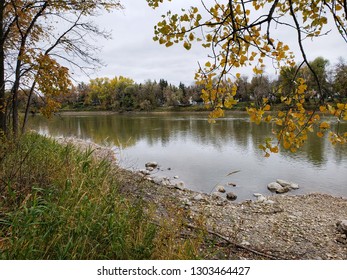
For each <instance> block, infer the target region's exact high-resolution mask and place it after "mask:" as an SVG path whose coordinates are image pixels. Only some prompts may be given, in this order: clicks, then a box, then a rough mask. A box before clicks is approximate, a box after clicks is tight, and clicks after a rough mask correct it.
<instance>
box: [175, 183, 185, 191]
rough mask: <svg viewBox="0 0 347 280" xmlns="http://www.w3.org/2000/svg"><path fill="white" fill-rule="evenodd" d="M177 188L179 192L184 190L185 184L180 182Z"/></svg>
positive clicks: (176, 185)
mask: <svg viewBox="0 0 347 280" xmlns="http://www.w3.org/2000/svg"><path fill="white" fill-rule="evenodd" d="M175 188H176V189H179V190H183V189H184V182H182V181H181V182H178V183H176V184H175Z"/></svg>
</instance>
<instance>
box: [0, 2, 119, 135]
mask: <svg viewBox="0 0 347 280" xmlns="http://www.w3.org/2000/svg"><path fill="white" fill-rule="evenodd" d="M119 8H121V5H120V3H119V1H118V0H107V1H94V0H85V1H60V0H46V1H33V0H16V1H13V0H11V1H1V5H0V25H1V28H0V89H1V90H0V131H2V132H5V133H6V132H8V130H9V128H10V127H9V125H10V123H8V122H7V121H6V118H7V116H6V114H5V112H7V111H8V112H11V115H12V121H11V126H12V131H13V134H14V135H15V136H16V135H17V133H18V130H19V117H18V116H19V114H18V96H19V92H20V91H24V92H27V106H26V112H25V117H24V122H23V124H22V130H23V131H24V128H25V124H26V120H27V116H28V112H29V107H30V103H31V100H32V98H33V96H34V95H37V96H39V97H41V98H42V99H43V100H44V102H45V106H44V107H43V108H42V113H43V114H44V115H46V116H49V115H50V114H51V113H52V112H53V111H55V110H57V109H58V108H59V103H58V102H57V99H58V96H59V95H60V94H62V93H67V92H68V91H69V88H70V87H71V85H72V84H71V76H70V73H69V68H70V69H76V68H78V69H80V70H82V71H86V70H87V69H88V68H90V65H91V66H92V67H94V66H95V65H96V64H98V63H100V61H99V60H98V59H96V58H95V57H94V54H95V51H96V48H95V47H94V46H93V45H91V44H90V42H88V40H87V39H86V38H87V36H86V35H87V34H89V35H93V36H103V37H105V38H107V37H108V34H107V33H105V32H103V31H100V30H99V29H98V27H97V26H95V25H94V24H93V23H92V22H90V21H89V20H88V18H90V17H91V16H94V15H96V14H97V13H98V11H101V10H107V11H110V10H112V9H119ZM58 27H59V28H58ZM6 88H9V91H8V92H9V94H8V96H7V97H6V96H5V93H6ZM7 108H10V110H6V109H7Z"/></svg>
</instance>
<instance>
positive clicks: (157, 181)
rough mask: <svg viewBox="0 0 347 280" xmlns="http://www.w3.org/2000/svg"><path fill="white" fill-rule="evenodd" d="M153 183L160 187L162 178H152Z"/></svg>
mask: <svg viewBox="0 0 347 280" xmlns="http://www.w3.org/2000/svg"><path fill="white" fill-rule="evenodd" d="M153 182H154V183H156V184H157V185H160V184H162V182H163V178H160V177H154V178H153Z"/></svg>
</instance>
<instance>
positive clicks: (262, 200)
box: [257, 195, 266, 202]
mask: <svg viewBox="0 0 347 280" xmlns="http://www.w3.org/2000/svg"><path fill="white" fill-rule="evenodd" d="M257 202H266V197H265V196H263V195H260V196H258V197H257Z"/></svg>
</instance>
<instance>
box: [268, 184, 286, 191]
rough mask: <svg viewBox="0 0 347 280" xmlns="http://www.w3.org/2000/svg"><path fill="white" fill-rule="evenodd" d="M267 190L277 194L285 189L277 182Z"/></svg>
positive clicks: (269, 185)
mask: <svg viewBox="0 0 347 280" xmlns="http://www.w3.org/2000/svg"><path fill="white" fill-rule="evenodd" d="M267 188H268V190H269V191H270V192H277V191H281V190H282V189H283V187H282V186H281V185H280V184H279V183H277V182H272V183H270V184H268V185H267Z"/></svg>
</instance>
